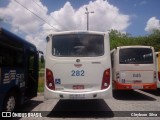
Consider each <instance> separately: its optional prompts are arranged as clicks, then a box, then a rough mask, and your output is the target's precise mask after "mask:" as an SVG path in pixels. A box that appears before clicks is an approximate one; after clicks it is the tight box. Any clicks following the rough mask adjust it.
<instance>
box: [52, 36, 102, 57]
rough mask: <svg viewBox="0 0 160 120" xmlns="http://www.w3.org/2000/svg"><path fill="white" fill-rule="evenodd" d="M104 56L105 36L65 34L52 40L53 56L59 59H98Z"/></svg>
mask: <svg viewBox="0 0 160 120" xmlns="http://www.w3.org/2000/svg"><path fill="white" fill-rule="evenodd" d="M103 54H104V36H103V35H95V34H65V35H56V36H53V38H52V55H53V56H57V57H97V56H102V55H103Z"/></svg>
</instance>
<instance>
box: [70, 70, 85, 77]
mask: <svg viewBox="0 0 160 120" xmlns="http://www.w3.org/2000/svg"><path fill="white" fill-rule="evenodd" d="M71 76H84V70H72V71H71Z"/></svg>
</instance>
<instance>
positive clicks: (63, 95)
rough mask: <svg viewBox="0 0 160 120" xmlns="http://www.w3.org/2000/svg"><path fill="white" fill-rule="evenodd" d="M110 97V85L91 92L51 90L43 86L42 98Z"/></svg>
mask: <svg viewBox="0 0 160 120" xmlns="http://www.w3.org/2000/svg"><path fill="white" fill-rule="evenodd" d="M111 97H112V87H111V86H109V88H107V89H105V90H99V91H93V92H82V93H77V92H76V93H73V92H72V93H70V92H60V91H51V90H49V89H47V88H45V92H44V98H45V99H46V100H47V99H78V100H79V99H82V100H83V99H105V98H111Z"/></svg>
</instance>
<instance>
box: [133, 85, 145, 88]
mask: <svg viewBox="0 0 160 120" xmlns="http://www.w3.org/2000/svg"><path fill="white" fill-rule="evenodd" d="M132 89H143V86H141V85H133V86H132Z"/></svg>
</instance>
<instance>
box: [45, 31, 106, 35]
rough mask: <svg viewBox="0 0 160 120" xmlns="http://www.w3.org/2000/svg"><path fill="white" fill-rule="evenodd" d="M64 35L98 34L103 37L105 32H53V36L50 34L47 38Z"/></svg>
mask: <svg viewBox="0 0 160 120" xmlns="http://www.w3.org/2000/svg"><path fill="white" fill-rule="evenodd" d="M62 34H63V35H64V34H99V35H104V34H105V32H99V31H87V30H76V31H63V32H55V33H53V34H50V35H48V36H52V35H62Z"/></svg>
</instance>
